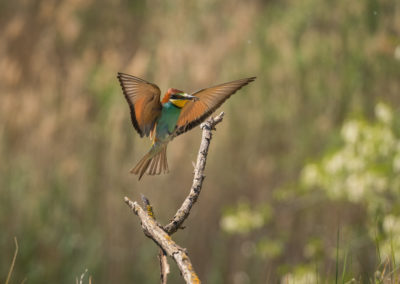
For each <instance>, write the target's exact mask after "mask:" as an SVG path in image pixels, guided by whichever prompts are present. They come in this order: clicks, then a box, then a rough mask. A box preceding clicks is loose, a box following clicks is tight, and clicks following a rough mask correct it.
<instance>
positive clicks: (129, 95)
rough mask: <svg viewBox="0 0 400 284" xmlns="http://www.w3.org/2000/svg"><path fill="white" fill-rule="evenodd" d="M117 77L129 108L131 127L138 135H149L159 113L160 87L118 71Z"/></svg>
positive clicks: (160, 107)
mask: <svg viewBox="0 0 400 284" xmlns="http://www.w3.org/2000/svg"><path fill="white" fill-rule="evenodd" d="M117 77H118V80H119V82H120V84H121V87H122V91H123V93H124V96H125V98H126V100H127V101H128V104H129V108H130V109H131V119H132V124H133V127H135V129H136V131H137V132H138V133H139V134H140V137H143V136H144V135H146V136H149V134H150V132H151V131H152V130H153V128H154V124H155V123H156V121H157V119H158V117H159V116H160V115H161V109H162V106H161V103H160V93H161V92H160V88H158V86H157V85H155V84H152V83H149V82H147V81H145V80H143V79H140V78H138V77H134V76H131V75H128V74H124V73H118V76H117Z"/></svg>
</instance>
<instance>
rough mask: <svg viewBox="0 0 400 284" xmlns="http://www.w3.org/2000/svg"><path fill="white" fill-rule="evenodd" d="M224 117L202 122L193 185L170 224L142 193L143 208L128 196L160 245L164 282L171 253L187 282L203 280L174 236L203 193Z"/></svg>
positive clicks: (149, 235) (132, 207)
mask: <svg viewBox="0 0 400 284" xmlns="http://www.w3.org/2000/svg"><path fill="white" fill-rule="evenodd" d="M223 116H224V113H223V112H221V113H220V114H219V115H218V116H216V117H214V118H210V119H209V120H207V121H206V122H204V123H202V124H201V125H200V127H201V129H203V134H202V139H201V144H200V149H199V153H198V156H197V163H196V166H195V169H194V177H193V183H192V187H191V188H190V192H189V195H188V196H187V197H186V199H185V200H184V201H183V203H182V205H181V207H180V208H179V209H178V211H177V212H176V213H175V216H174V217H173V219H172V221H171V222H170V223H169V224H167V225H166V226H164V227H163V226H161V225H160V224H159V223H158V222H157V220H156V218H155V215H154V212H153V208H152V206H151V205H150V202H149V200H148V199H147V198H146V197H144V196H142V200H143V204H144V208H142V207H141V206H140V205H139V204H138V203H137V202H133V201H131V200H130V199H129V198H128V197H125V202H126V204H128V206H129V207H130V208H131V209H132V210H133V212H134V213H135V214H136V215H137V216H138V217H139V219H140V221H141V225H142V229H143V232H144V234H145V235H146V236H147V237H149V238H150V239H152V240H153V241H154V242H155V243H156V244H157V245H158V246H159V247H160V253H159V260H160V269H161V284H166V283H167V275H168V273H169V264H168V261H167V257H166V255H169V256H170V257H172V258H173V259H174V260H175V262H176V263H177V265H178V268H179V270H180V271H181V274H182V276H183V278H184V279H185V281H186V283H200V280H199V278H198V276H197V274H196V273H195V271H194V269H193V266H192V263H191V261H190V259H189V256H188V254H187V252H186V249H184V248H181V247H180V246H178V245H177V244H176V243H175V242H174V241H173V240H172V239H171V237H170V235H172V234H173V233H175V232H176V231H177V230H178V229H179V228H182V224H183V222H184V221H185V220H186V218H187V217H188V216H189V214H190V210H191V208H192V207H193V205H194V204H195V203H196V201H197V199H198V197H199V195H200V192H201V188H202V185H203V180H204V177H205V176H204V169H205V166H206V160H207V155H208V148H209V146H210V141H211V138H212V132H211V131H212V130H215V126H216V125H217V124H218V123H220V122H221V121H222V119H223Z"/></svg>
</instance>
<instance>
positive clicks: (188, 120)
mask: <svg viewBox="0 0 400 284" xmlns="http://www.w3.org/2000/svg"><path fill="white" fill-rule="evenodd" d="M117 77H118V80H119V82H120V84H121V87H122V91H123V93H124V96H125V98H126V100H127V101H128V104H129V108H130V110H131V119H132V124H133V127H134V128H135V129H136V131H137V132H138V133H139V134H140V137H143V136H144V135H146V136H150V139H151V140H152V146H151V148H150V151H149V152H148V153H147V154H146V155H145V156H144V157H143V158H142V159H141V160H140V161H139V163H138V164H137V165H136V166H135V167H134V168H133V169H131V173H133V174H135V175H139V180H140V179H141V178H142V176H143V175H144V174H145V173H147V174H148V175H159V174H161V172H163V173H167V172H168V163H167V152H166V151H167V145H168V142H170V141H171V140H172V139H173V138H174V137H176V136H178V135H180V134H182V133H185V132H186V131H188V130H190V129H192V128H193V127H195V126H197V125H199V124H200V123H202V122H203V121H204V120H205V119H206V118H207V117H208V116H209V115H210V114H211V113H213V112H214V111H215V110H216V109H217V108H218V107H219V106H220V105H222V103H223V102H225V101H226V100H227V99H228V98H229V97H230V96H231V95H233V94H234V93H235V92H236V91H237V90H239V89H240V88H242V87H243V86H245V85H247V84H248V83H250V82H252V81H254V80H255V77H251V78H245V79H240V80H236V81H232V82H228V83H224V84H220V85H216V86H213V87H210V88H206V89H202V90H199V91H197V92H194V93H192V94H190V95H189V94H187V93H185V92H182V91H180V90H177V89H173V88H170V89H168V91H167V92H166V93H165V95H164V97H163V99H162V101H161V102H160V94H161V91H160V88H158V86H157V85H155V84H153V83H149V82H147V81H145V80H143V79H140V78H137V77H134V76H131V75H128V74H124V73H118V76H117Z"/></svg>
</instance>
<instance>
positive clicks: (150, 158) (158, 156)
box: [131, 145, 168, 180]
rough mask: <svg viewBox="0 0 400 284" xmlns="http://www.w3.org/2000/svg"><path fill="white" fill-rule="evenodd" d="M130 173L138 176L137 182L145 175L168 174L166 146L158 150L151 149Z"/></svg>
mask: <svg viewBox="0 0 400 284" xmlns="http://www.w3.org/2000/svg"><path fill="white" fill-rule="evenodd" d="M131 173H132V174H135V175H139V180H140V179H141V178H142V176H143V175H144V174H145V173H147V174H148V175H159V174H161V173H168V162H167V145H162V146H161V147H160V148H159V149H156V148H152V149H151V150H150V151H149V152H148V153H147V154H146V155H144V157H143V158H142V159H141V160H140V161H139V163H137V165H136V166H135V167H134V168H133V169H131Z"/></svg>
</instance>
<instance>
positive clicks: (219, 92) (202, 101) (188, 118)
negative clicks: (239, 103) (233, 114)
mask: <svg viewBox="0 0 400 284" xmlns="http://www.w3.org/2000/svg"><path fill="white" fill-rule="evenodd" d="M255 79H256V77H251V78H245V79H240V80H236V81H232V82H228V83H224V84H221V85H217V86H214V87H210V88H207V89H202V90H200V91H197V92H195V93H193V94H192V95H193V96H196V97H198V98H199V99H198V100H196V101H190V102H188V103H186V105H185V106H184V107H183V108H182V111H181V114H180V116H179V119H178V122H177V129H176V131H175V135H176V136H178V135H180V134H182V133H185V132H186V131H188V130H190V129H192V128H193V127H195V126H197V125H199V124H200V123H202V122H203V121H204V120H205V119H206V118H207V117H208V116H209V115H210V114H211V113H213V112H214V111H215V110H216V109H217V108H218V107H219V106H220V105H222V104H223V103H224V102H225V101H226V100H227V99H228V98H229V97H230V96H231V95H233V94H234V93H235V92H236V91H238V90H239V89H240V88H242V87H243V86H245V85H247V84H248V83H250V82H252V81H254V80H255Z"/></svg>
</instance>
